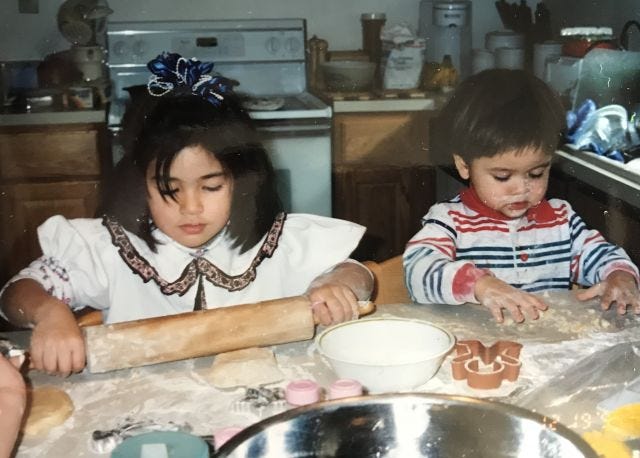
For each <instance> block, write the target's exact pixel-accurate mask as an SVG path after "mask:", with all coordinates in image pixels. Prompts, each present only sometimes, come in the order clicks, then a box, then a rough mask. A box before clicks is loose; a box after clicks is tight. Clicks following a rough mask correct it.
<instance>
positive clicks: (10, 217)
mask: <svg viewBox="0 0 640 458" xmlns="http://www.w3.org/2000/svg"><path fill="white" fill-rule="evenodd" d="M98 192H99V190H98V181H68V182H57V183H24V184H15V185H4V186H0V193H1V194H0V195H1V196H2V200H1V201H0V214H1V218H0V219H1V227H0V231H1V232H0V234H1V237H0V250H1V258H0V261H1V262H2V270H1V271H0V275H1V277H2V278H0V280H1V282H2V283H4V281H6V280H7V279H8V277H9V276H11V275H13V274H15V273H16V272H17V271H18V270H20V269H21V268H23V267H24V266H26V265H27V264H28V263H29V262H30V261H32V260H33V259H35V258H37V257H38V256H40V254H41V252H40V247H39V245H38V240H37V232H36V230H37V228H38V226H39V225H40V224H42V223H43V222H44V221H45V220H46V219H47V218H49V217H50V216H53V215H63V216H66V217H67V218H80V217H88V216H93V214H94V212H95V210H96V206H97V201H98Z"/></svg>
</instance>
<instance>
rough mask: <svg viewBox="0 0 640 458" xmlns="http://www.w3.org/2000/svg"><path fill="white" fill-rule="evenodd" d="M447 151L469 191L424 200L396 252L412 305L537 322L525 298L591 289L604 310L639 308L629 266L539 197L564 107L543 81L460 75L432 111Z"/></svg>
mask: <svg viewBox="0 0 640 458" xmlns="http://www.w3.org/2000/svg"><path fill="white" fill-rule="evenodd" d="M440 118H441V122H442V126H443V127H444V129H446V135H445V137H446V139H447V143H446V148H447V153H448V155H450V156H451V157H452V158H453V160H454V163H455V166H456V169H457V170H458V173H459V174H460V176H461V177H462V178H463V179H464V180H468V182H469V188H467V189H465V190H463V191H462V192H461V193H460V195H458V196H456V197H454V198H453V199H451V200H450V201H448V202H442V203H438V204H436V205H434V206H433V207H431V209H430V210H429V213H428V214H427V215H425V216H424V217H423V219H422V223H423V227H422V229H421V230H420V231H419V232H418V233H417V234H416V235H414V236H413V238H412V239H411V240H410V241H409V243H408V244H407V247H406V250H405V252H404V268H405V279H406V282H407V286H408V288H409V291H410V293H411V296H412V298H413V299H414V300H415V301H416V302H421V303H447V304H461V303H464V302H475V303H480V304H482V305H484V306H485V307H487V308H488V309H489V310H490V311H491V313H492V314H493V316H494V317H495V319H496V320H497V321H499V322H501V321H503V311H507V312H508V313H510V314H511V316H512V317H513V319H514V320H515V321H517V322H520V321H523V320H524V319H525V316H526V317H528V318H530V319H536V318H538V316H539V311H540V310H545V309H546V308H547V304H546V303H545V302H544V300H543V299H542V297H540V296H538V295H536V294H534V293H536V292H540V291H549V290H561V289H565V290H566V289H569V288H570V286H571V283H578V284H580V285H584V286H590V288H588V289H585V290H583V291H581V292H580V293H579V294H578V298H579V299H582V300H586V299H590V298H593V297H596V296H600V298H601V305H602V308H603V309H605V310H606V309H609V308H610V307H611V305H612V304H616V308H617V310H618V312H619V313H625V311H626V309H627V307H630V308H632V309H633V310H634V311H635V313H640V292H639V291H638V282H639V281H640V277H639V275H638V269H637V267H636V266H635V265H634V264H633V263H632V262H631V260H630V259H629V257H628V256H627V254H626V253H625V252H624V250H623V249H622V248H620V247H617V246H615V245H613V244H611V243H608V242H607V241H606V240H605V239H604V238H603V237H602V235H601V234H600V233H599V232H598V231H595V230H590V229H589V228H587V226H586V225H585V223H584V221H582V219H581V218H580V216H579V215H578V214H576V213H575V212H574V211H573V209H572V208H571V205H570V204H569V203H568V202H566V201H564V200H560V199H551V200H548V201H547V200H546V199H545V194H546V191H547V183H548V180H549V170H550V168H551V161H552V158H553V153H554V151H555V149H556V147H557V145H558V142H559V140H560V138H561V131H562V129H563V125H564V110H563V108H562V105H561V103H560V101H559V100H558V97H557V96H556V95H555V94H554V93H553V91H552V90H551V89H550V88H548V87H547V86H546V85H545V84H544V83H543V82H542V81H540V80H539V79H537V78H535V77H534V76H532V75H530V74H528V73H526V72H524V71H518V70H487V71H484V72H481V73H478V74H476V75H474V76H472V77H470V78H468V79H467V80H465V81H464V82H463V83H462V84H461V85H460V86H459V87H458V88H457V89H456V92H455V93H454V95H453V97H452V98H451V99H450V101H449V102H448V104H447V105H446V106H445V107H444V108H443V110H442V113H441V116H440Z"/></svg>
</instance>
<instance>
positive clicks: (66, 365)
mask: <svg viewBox="0 0 640 458" xmlns="http://www.w3.org/2000/svg"><path fill="white" fill-rule="evenodd" d="M39 315H41V316H38V317H37V318H36V320H35V321H36V324H35V327H34V328H33V333H32V334H31V348H30V355H31V367H32V368H33V369H37V370H41V371H45V372H47V373H50V374H56V375H61V376H63V377H66V376H68V375H69V374H71V373H72V372H79V371H81V370H82V369H83V368H84V365H85V352H84V339H83V337H82V333H81V331H80V328H79V327H78V324H77V323H76V319H75V316H74V315H73V313H72V312H71V310H70V309H69V307H67V305H66V304H65V303H63V302H62V301H59V300H58V299H55V298H51V299H50V301H49V303H48V304H47V306H45V307H42V308H41V310H40V313H39Z"/></svg>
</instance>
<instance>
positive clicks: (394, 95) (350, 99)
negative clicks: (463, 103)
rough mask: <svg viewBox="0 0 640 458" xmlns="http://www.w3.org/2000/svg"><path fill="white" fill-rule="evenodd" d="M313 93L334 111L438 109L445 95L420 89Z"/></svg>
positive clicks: (361, 111)
mask: <svg viewBox="0 0 640 458" xmlns="http://www.w3.org/2000/svg"><path fill="white" fill-rule="evenodd" d="M315 94H316V95H317V96H318V97H319V98H321V99H322V100H324V101H325V102H326V103H328V104H330V105H331V106H332V108H333V111H334V113H376V112H378V113H380V112H392V111H425V110H438V109H440V107H441V106H442V105H443V104H444V101H445V100H446V96H445V95H443V94H442V93H437V92H430V91H424V90H421V89H410V90H409V89H408V90H386V91H371V92H327V91H315Z"/></svg>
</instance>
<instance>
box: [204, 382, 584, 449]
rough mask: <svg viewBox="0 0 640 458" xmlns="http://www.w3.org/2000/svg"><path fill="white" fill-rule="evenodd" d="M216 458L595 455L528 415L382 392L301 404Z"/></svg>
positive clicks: (477, 403) (567, 433)
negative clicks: (306, 404)
mask: <svg viewBox="0 0 640 458" xmlns="http://www.w3.org/2000/svg"><path fill="white" fill-rule="evenodd" d="M215 456H219V457H227V456H228V457H251V458H259V457H274V458H275V457H277V458H287V457H357V458H363V457H379V458H384V457H388V458H391V457H393V458H413V457H438V458H450V457H452V458H460V457H473V458H482V457H487V458H489V457H490V458H501V457H522V458H524V457H526V458H536V457H545V458H566V457H571V458H573V457H589V458H597V455H596V453H595V452H594V451H593V450H592V449H591V448H590V447H589V446H588V445H587V443H586V442H585V441H584V440H583V439H582V438H581V437H580V436H578V435H577V434H576V433H574V432H573V431H571V430H569V429H568V428H566V427H565V426H563V425H561V424H558V423H556V422H554V421H552V420H550V419H545V418H544V417H543V416H541V415H538V414H535V413H533V412H530V411H528V410H525V409H522V408H518V407H513V406H510V405H506V404H501V403H497V402H489V401H482V400H479V399H474V398H467V397H462V396H447V395H436V394H386V395H378V396H363V397H357V398H345V399H338V400H335V401H327V402H321V403H318V404H314V405H311V406H305V407H300V408H297V409H293V410H290V411H287V412H284V413H282V414H279V415H275V416H273V417H270V418H267V419H265V420H263V421H261V422H259V423H256V424H254V425H252V426H250V427H248V428H247V429H245V430H243V431H241V432H240V433H239V434H238V435H236V436H234V437H233V438H232V439H231V440H230V441H229V442H227V443H226V444H224V445H223V446H222V447H221V448H220V450H218V451H217V453H216V455H215Z"/></svg>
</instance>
